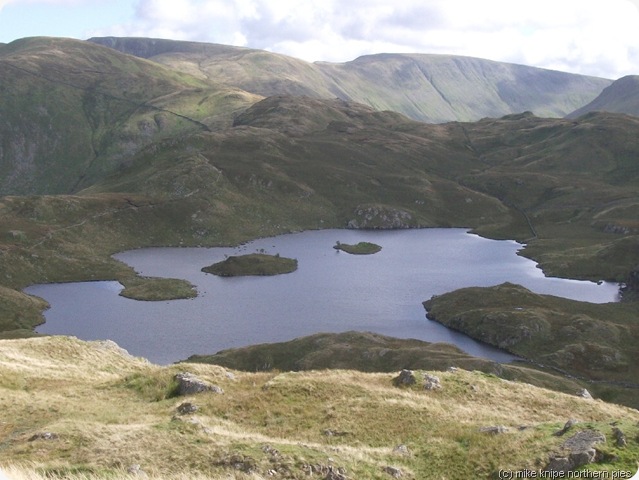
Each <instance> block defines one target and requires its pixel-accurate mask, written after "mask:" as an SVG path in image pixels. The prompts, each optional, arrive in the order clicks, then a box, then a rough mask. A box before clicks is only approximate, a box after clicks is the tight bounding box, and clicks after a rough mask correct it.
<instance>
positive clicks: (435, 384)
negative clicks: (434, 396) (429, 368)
mask: <svg viewBox="0 0 639 480" xmlns="http://www.w3.org/2000/svg"><path fill="white" fill-rule="evenodd" d="M440 388H442V384H441V382H440V381H439V377H437V376H435V375H430V374H429V373H425V374H424V390H439V389H440Z"/></svg>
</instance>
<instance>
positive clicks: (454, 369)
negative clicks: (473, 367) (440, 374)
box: [446, 367, 459, 373]
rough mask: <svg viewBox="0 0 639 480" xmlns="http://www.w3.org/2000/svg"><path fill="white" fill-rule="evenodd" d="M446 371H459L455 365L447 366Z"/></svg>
mask: <svg viewBox="0 0 639 480" xmlns="http://www.w3.org/2000/svg"><path fill="white" fill-rule="evenodd" d="M446 371H447V372H450V373H455V372H458V371H459V368H457V367H448V368H447V369H446Z"/></svg>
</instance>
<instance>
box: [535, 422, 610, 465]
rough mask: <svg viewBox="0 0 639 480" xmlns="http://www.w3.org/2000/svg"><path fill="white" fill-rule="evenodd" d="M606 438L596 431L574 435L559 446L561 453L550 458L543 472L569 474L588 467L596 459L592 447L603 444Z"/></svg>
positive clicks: (585, 431)
mask: <svg viewBox="0 0 639 480" xmlns="http://www.w3.org/2000/svg"><path fill="white" fill-rule="evenodd" d="M605 442H606V436H605V435H604V434H603V433H601V432H599V431H597V430H582V431H580V432H577V433H575V434H574V435H573V436H572V437H570V438H569V439H568V440H566V441H565V442H564V443H563V445H562V446H561V449H562V451H561V452H560V453H558V454H556V455H554V456H551V457H550V459H549V462H548V465H547V466H546V468H545V470H546V471H550V472H569V471H570V470H574V469H575V468H579V467H582V466H584V465H588V464H589V463H592V462H594V461H595V460H596V459H597V451H596V450H595V448H594V446H595V445H596V444H598V443H605Z"/></svg>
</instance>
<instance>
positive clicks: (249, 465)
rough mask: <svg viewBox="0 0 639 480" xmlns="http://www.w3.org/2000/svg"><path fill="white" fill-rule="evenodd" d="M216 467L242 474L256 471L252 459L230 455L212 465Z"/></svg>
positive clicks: (255, 464) (255, 465)
mask: <svg viewBox="0 0 639 480" xmlns="http://www.w3.org/2000/svg"><path fill="white" fill-rule="evenodd" d="M213 464H214V465H217V466H223V467H230V468H233V469H235V470H239V471H240V472H244V473H254V472H256V471H257V463H256V461H255V459H254V458H252V457H248V456H244V455H240V454H237V453H235V454H231V455H228V456H226V457H224V458H222V459H220V460H218V461H216V462H214V463H213Z"/></svg>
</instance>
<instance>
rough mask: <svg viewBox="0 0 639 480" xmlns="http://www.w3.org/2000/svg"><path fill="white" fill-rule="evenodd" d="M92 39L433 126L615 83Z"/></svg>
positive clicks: (517, 69)
mask: <svg viewBox="0 0 639 480" xmlns="http://www.w3.org/2000/svg"><path fill="white" fill-rule="evenodd" d="M91 41H95V42H99V43H102V44H105V45H109V46H111V47H113V48H116V49H119V50H121V51H124V52H127V53H131V54H133V55H139V56H142V57H144V58H149V59H151V60H153V61H156V62H159V63H162V64H165V65H168V66H170V67H172V68H175V69H178V70H180V71H186V72H189V73H191V74H192V75H199V76H201V77H202V78H208V79H214V80H215V81H219V82H223V83H225V84H227V85H234V86H236V87H239V88H242V89H243V90H246V91H248V92H253V93H256V94H259V95H263V96H272V95H307V96H311V97H315V98H335V97H337V98H341V99H345V100H351V101H355V102H359V103H362V104H366V105H369V106H371V107H373V108H375V109H377V110H393V111H396V112H400V113H403V114H405V115H407V116H409V117H411V118H414V119H416V120H422V121H427V122H445V121H451V120H462V121H474V120H479V119H480V118H484V117H489V116H490V117H500V116H502V115H506V114H509V113H517V112H522V111H526V110H531V111H533V112H535V113H536V114H537V115H539V116H564V115H566V114H568V113H570V112H572V111H574V110H575V109H577V108H579V107H581V106H583V105H585V104H586V103H588V102H590V101H591V100H593V99H594V98H595V97H596V96H597V95H599V93H601V91H602V90H603V89H604V88H605V87H606V86H608V85H609V84H610V83H611V82H610V80H605V79H601V78H594V77H586V76H580V75H571V74H567V73H562V72H556V71H550V70H542V69H538V68H532V67H526V66H522V65H513V64H507V63H500V62H492V61H489V60H482V59H477V58H470V57H459V56H450V55H407V54H382V55H369V56H364V57H360V58H358V59H356V60H354V61H352V62H346V63H341V64H331V63H323V62H318V63H314V64H310V63H307V62H304V61H301V60H298V59H295V58H291V57H287V56H284V55H279V54H274V53H270V52H264V51H260V50H252V49H247V48H238V47H228V46H224V45H212V44H203V43H194V42H177V41H167V40H156V39H140V38H138V39H135V38H97V39H91Z"/></svg>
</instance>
